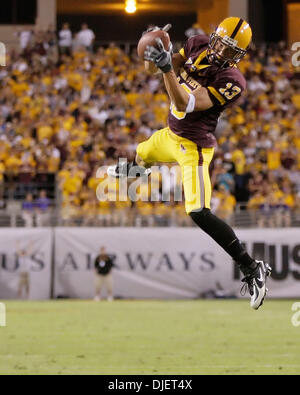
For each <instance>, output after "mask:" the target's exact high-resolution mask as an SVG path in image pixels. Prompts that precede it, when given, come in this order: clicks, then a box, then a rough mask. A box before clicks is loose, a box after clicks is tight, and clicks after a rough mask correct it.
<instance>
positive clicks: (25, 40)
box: [17, 30, 33, 53]
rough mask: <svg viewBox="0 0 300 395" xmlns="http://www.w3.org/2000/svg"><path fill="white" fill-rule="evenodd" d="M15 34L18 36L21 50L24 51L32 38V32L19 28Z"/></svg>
mask: <svg viewBox="0 0 300 395" xmlns="http://www.w3.org/2000/svg"><path fill="white" fill-rule="evenodd" d="M17 36H18V37H19V45H20V49H21V52H22V53H24V51H25V50H26V49H27V48H28V47H29V44H30V42H31V40H32V38H33V32H32V31H31V30H20V31H19V32H17Z"/></svg>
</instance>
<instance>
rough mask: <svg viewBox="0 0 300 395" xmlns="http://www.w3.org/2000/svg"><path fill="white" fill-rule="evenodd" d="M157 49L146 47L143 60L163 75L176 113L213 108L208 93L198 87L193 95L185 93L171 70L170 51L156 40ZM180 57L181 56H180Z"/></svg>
mask: <svg viewBox="0 0 300 395" xmlns="http://www.w3.org/2000/svg"><path fill="white" fill-rule="evenodd" d="M157 46H158V48H155V47H152V46H148V47H147V49H146V51H145V60H147V61H151V62H153V63H154V64H155V65H156V66H157V67H158V68H159V69H160V70H161V71H162V72H163V73H164V82H165V86H166V89H167V92H168V95H169V97H170V99H171V101H172V103H173V104H174V105H175V107H176V109H177V110H178V111H182V112H187V113H189V112H193V111H205V110H208V109H209V108H211V107H213V102H212V101H211V99H210V97H209V94H208V91H207V89H206V88H203V87H200V88H198V89H197V90H195V91H194V92H193V93H189V92H187V91H186V90H185V89H184V88H183V87H182V86H181V85H180V84H179V82H178V80H177V76H176V74H175V72H174V69H173V64H172V55H171V51H167V50H165V48H164V46H163V43H162V41H161V40H160V39H159V38H158V39H157ZM180 56H181V55H180Z"/></svg>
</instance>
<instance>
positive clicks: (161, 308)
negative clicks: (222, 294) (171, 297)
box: [0, 300, 300, 375]
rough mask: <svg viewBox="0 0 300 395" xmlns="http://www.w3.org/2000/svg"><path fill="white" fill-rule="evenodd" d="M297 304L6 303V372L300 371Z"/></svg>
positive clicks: (2, 364)
mask: <svg viewBox="0 0 300 395" xmlns="http://www.w3.org/2000/svg"><path fill="white" fill-rule="evenodd" d="M292 303H293V302H292V301H270V300H269V301H267V303H266V304H265V306H264V307H263V309H261V310H259V311H258V312H254V311H252V310H251V309H250V307H249V302H248V301H172V302H169V301H115V302H113V303H108V302H98V303H96V302H87V301H53V302H7V303H6V308H7V326H6V327H0V342H1V344H0V374H18V375H20V374H21V375H23V374H76V375H77V374H272V375H273V374H300V327H298V328H295V327H293V326H292V324H291V317H292V314H293V313H292V311H291V306H292Z"/></svg>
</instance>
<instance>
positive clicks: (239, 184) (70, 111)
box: [0, 24, 300, 227]
mask: <svg viewBox="0 0 300 395" xmlns="http://www.w3.org/2000/svg"><path fill="white" fill-rule="evenodd" d="M17 34H18V37H19V40H20V51H16V52H11V53H10V54H9V59H8V62H7V67H5V68H1V69H0V87H1V97H0V184H2V187H1V191H2V190H3V182H4V175H7V174H20V173H32V174H36V173H45V172H49V173H56V174H57V183H58V189H59V192H60V193H59V198H58V202H57V204H58V205H59V206H60V207H61V211H60V218H61V221H62V223H63V224H66V225H73V224H83V225H124V226H128V225H137V226H142V225H148V226H151V225H154V224H156V225H160V224H162V225H164V224H169V225H172V224H174V225H176V224H177V225H190V221H189V218H188V217H187V216H186V214H185V211H184V203H183V202H176V201H175V199H174V191H176V188H177V189H178V188H180V174H179V175H175V174H173V176H172V177H171V179H170V181H169V183H167V186H166V185H165V184H164V185H163V188H166V189H168V188H169V191H166V192H170V196H171V199H170V201H163V199H161V195H162V194H163V193H162V185H161V179H159V176H158V177H157V180H158V181H157V183H158V188H156V189H158V195H159V196H156V198H157V200H160V201H157V202H155V203H150V202H148V201H142V200H143V199H141V200H139V201H137V202H135V203H133V202H130V201H124V200H125V199H122V196H120V194H117V195H118V196H119V198H118V199H117V201H116V202H108V201H106V202H99V201H98V199H97V197H96V190H97V187H99V183H100V182H101V180H100V179H99V178H97V174H96V173H97V170H98V168H99V167H101V166H108V165H110V164H112V163H115V162H116V161H117V159H118V158H119V157H121V158H128V159H129V160H131V159H133V157H134V155H135V149H136V147H137V144H138V143H139V142H141V141H143V140H145V139H147V138H148V137H149V136H151V134H152V133H153V132H154V131H156V130H158V129H160V128H162V127H164V126H165V124H166V117H167V114H168V109H169V100H168V97H167V95H166V93H165V90H164V87H163V83H162V81H161V77H159V76H158V77H157V76H152V75H149V74H147V73H146V72H145V71H144V67H143V64H142V62H141V61H140V60H139V59H138V57H137V55H136V52H135V50H132V51H131V52H126V53H125V52H124V51H123V50H122V49H121V48H119V47H118V46H116V45H115V44H114V43H111V44H110V45H109V46H106V47H101V46H100V47H97V46H96V44H95V42H94V40H95V35H94V33H93V32H92V30H90V29H89V27H88V26H87V25H85V24H84V25H82V28H81V30H80V31H79V32H78V33H77V34H75V35H74V34H72V32H71V31H70V28H69V26H68V24H65V25H64V26H63V27H62V28H61V30H60V31H59V32H58V33H57V32H55V30H54V28H52V27H49V29H48V30H47V31H44V32H39V31H38V32H29V31H28V32H25V31H23V32H18V33H17ZM239 67H240V69H241V71H242V72H243V73H244V75H245V76H246V79H247V81H248V90H247V93H246V94H245V95H244V96H243V98H242V99H241V100H240V102H239V104H238V106H235V107H234V108H232V109H228V110H227V111H226V112H225V113H224V114H223V115H222V117H221V119H220V121H219V124H218V128H217V131H216V133H217V137H218V144H219V149H218V150H217V151H216V155H215V159H214V162H213V164H212V168H211V171H212V183H213V186H214V193H213V199H212V210H213V212H215V213H216V214H217V215H219V216H220V217H222V218H223V219H225V220H227V221H229V222H230V221H231V220H232V216H233V213H234V212H235V211H237V210H247V212H248V213H249V214H250V215H251V216H253V218H254V219H255V220H256V221H257V222H258V224H259V225H260V226H262V227H274V226H290V225H291V221H292V212H294V213H296V214H297V213H299V212H300V171H299V170H300V111H299V110H300V78H299V76H300V71H299V70H297V69H295V68H293V66H292V64H291V53H290V52H289V50H288V48H287V47H286V44H285V43H283V42H281V43H278V44H276V45H275V44H272V45H262V46H259V47H257V48H255V47H253V48H252V50H251V51H250V52H249V54H248V55H247V57H246V59H245V60H243V61H242V62H241V63H240V65H239ZM170 167H171V166H170ZM103 174H104V173H103ZM176 174H177V173H176ZM102 180H103V179H102ZM104 181H107V180H104ZM115 190H118V185H115V184H114V185H110V184H109V182H107V193H108V194H109V193H111V192H112V191H115ZM29 192H30V191H29ZM150 193H151V189H149V191H148V190H147V191H146V192H143V191H142V187H140V194H141V196H143V197H144V198H145V199H144V200H146V199H147V197H149V194H150ZM42 195H43V196H42V197H43V198H47V196H45V193H44V192H43V193H42ZM145 195H147V196H145ZM27 199H29V200H30V197H29V196H27ZM47 209H48V206H47ZM47 209H45V210H44V212H43V213H45V212H46V211H47ZM297 215H298V214H297ZM27 221H28V220H27Z"/></svg>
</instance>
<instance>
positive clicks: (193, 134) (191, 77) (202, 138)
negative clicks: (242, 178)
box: [168, 35, 246, 148]
mask: <svg viewBox="0 0 300 395" xmlns="http://www.w3.org/2000/svg"><path fill="white" fill-rule="evenodd" d="M208 41H209V38H208V37H207V36H205V35H198V36H194V37H191V38H190V39H189V40H188V41H187V42H186V44H185V46H184V47H183V48H182V49H181V50H180V52H179V53H180V54H181V56H183V58H184V59H185V60H186V62H185V64H184V66H183V68H182V69H181V70H180V71H179V76H178V81H179V83H180V84H181V85H182V86H183V88H184V89H186V90H187V91H188V92H191V91H193V90H195V89H197V88H198V87H199V86H203V87H206V88H207V90H208V93H209V96H210V98H211V100H212V102H213V104H214V106H213V107H212V108H210V109H209V110H206V111H194V112H192V113H184V112H178V111H177V110H176V108H175V106H174V105H173V104H171V109H170V112H169V117H168V125H169V128H170V129H171V130H172V132H174V133H176V134H177V135H178V136H181V137H185V138H187V139H189V140H191V141H193V142H195V143H196V144H197V145H198V146H199V147H202V148H210V147H215V146H216V145H217V143H216V138H215V136H214V132H215V129H216V126H217V123H218V118H219V116H220V115H221V113H222V112H223V111H224V110H225V108H227V107H229V106H231V105H232V104H233V103H235V102H236V101H237V100H238V99H239V98H240V96H241V94H242V92H243V91H244V90H245V88H246V81H245V78H244V77H243V75H242V74H241V72H240V71H239V69H238V68H237V67H227V68H224V69H221V68H218V67H217V66H214V65H210V64H209V62H208V59H207V56H206V55H207V49H208Z"/></svg>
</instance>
